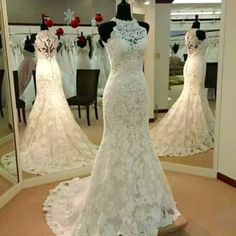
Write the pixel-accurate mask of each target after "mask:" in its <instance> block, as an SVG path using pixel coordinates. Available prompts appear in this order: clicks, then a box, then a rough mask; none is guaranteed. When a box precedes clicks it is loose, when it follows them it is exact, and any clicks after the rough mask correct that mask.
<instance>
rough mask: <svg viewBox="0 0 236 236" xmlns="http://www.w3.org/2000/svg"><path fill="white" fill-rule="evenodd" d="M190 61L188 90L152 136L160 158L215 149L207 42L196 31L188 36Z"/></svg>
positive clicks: (187, 43) (184, 89)
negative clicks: (207, 80) (208, 92)
mask: <svg viewBox="0 0 236 236" xmlns="http://www.w3.org/2000/svg"><path fill="white" fill-rule="evenodd" d="M185 41H186V46H187V49H188V59H187V61H186V63H185V66H184V88H183V91H182V93H181V95H180V97H179V98H178V100H177V101H176V102H175V104H174V105H173V106H172V107H171V109H170V110H169V112H168V113H167V114H166V115H165V117H164V118H163V119H162V120H161V122H160V123H159V124H157V126H156V127H155V128H153V129H152V130H151V136H152V139H153V142H154V144H155V149H156V151H157V155H159V156H187V155H193V154H196V153H200V152H205V151H208V150H210V149H212V148H213V136H214V117H213V114H212V112H211V110H210V107H209V104H208V100H207V95H206V90H205V88H204V81H205V72H206V61H205V51H206V48H207V42H206V40H203V41H201V40H199V39H198V38H197V36H196V29H191V30H190V31H188V32H187V34H186V36H185Z"/></svg>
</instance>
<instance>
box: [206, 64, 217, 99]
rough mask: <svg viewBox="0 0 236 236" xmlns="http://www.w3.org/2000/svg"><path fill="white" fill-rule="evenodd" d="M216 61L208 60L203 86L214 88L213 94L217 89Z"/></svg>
mask: <svg viewBox="0 0 236 236" xmlns="http://www.w3.org/2000/svg"><path fill="white" fill-rule="evenodd" d="M217 72H218V63H217V62H208V63H207V66H206V77H205V88H214V89H215V96H216V91H217Z"/></svg>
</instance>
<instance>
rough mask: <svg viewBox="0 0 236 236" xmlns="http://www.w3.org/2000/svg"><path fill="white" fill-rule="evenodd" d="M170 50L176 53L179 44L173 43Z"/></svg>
mask: <svg viewBox="0 0 236 236" xmlns="http://www.w3.org/2000/svg"><path fill="white" fill-rule="evenodd" d="M172 50H173V52H174V53H175V54H176V53H177V52H178V50H179V45H178V44H176V43H175V44H174V46H173V47H172Z"/></svg>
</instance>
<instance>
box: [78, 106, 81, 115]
mask: <svg viewBox="0 0 236 236" xmlns="http://www.w3.org/2000/svg"><path fill="white" fill-rule="evenodd" d="M78 112H79V118H81V110H80V106H78Z"/></svg>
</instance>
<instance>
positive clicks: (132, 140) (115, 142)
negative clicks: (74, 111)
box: [44, 19, 179, 236]
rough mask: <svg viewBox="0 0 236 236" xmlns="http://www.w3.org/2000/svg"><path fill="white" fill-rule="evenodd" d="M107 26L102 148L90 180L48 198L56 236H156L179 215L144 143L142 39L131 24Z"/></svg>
mask: <svg viewBox="0 0 236 236" xmlns="http://www.w3.org/2000/svg"><path fill="white" fill-rule="evenodd" d="M114 21H115V22H116V26H115V27H114V28H113V32H112V33H111V38H110V39H109V40H108V42H107V43H105V47H106V50H107V52H108V55H109V59H110V62H111V74H110V76H109V79H108V81H107V85H106V87H105V91H104V97H103V103H104V134H103V138H102V142H101V146H100V148H99V150H98V154H97V156H96V160H95V164H94V167H93V170H92V174H91V177H88V178H85V179H81V180H80V179H73V180H71V181H67V182H63V183H61V184H59V185H58V186H57V187H56V188H55V189H54V190H52V191H50V194H49V196H48V198H47V200H46V202H45V203H44V211H46V220H47V223H48V224H49V226H50V227H51V229H52V230H53V232H54V233H55V234H56V235H60V236H62V235H63V236H71V235H73V236H95V235H96V236H117V235H123V236H131V235H132V236H141V235H142V236H156V235H157V232H158V228H159V227H161V226H166V225H169V224H171V223H172V222H173V221H174V220H175V219H176V218H177V217H178V216H179V212H178V210H177V209H176V205H175V202H174V201H173V198H172V194H171V192H170V190H169V187H168V184H167V183H166V180H165V176H164V173H163V170H162V167H161V164H160V162H159V160H158V159H157V158H156V157H155V153H154V149H153V147H152V143H151V139H150V136H149V123H148V98H147V97H148V94H147V86H146V81H145V79H144V75H143V71H142V68H143V58H144V53H145V48H146V44H147V32H146V29H144V28H143V27H140V26H139V24H138V22H137V21H136V20H132V21H128V22H126V21H122V20H118V19H114Z"/></svg>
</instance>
